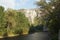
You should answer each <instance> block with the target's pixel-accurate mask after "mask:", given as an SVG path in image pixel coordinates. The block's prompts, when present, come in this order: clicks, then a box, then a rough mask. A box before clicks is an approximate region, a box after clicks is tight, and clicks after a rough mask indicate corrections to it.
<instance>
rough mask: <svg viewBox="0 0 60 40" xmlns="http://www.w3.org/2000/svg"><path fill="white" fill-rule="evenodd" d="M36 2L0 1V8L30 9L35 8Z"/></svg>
mask: <svg viewBox="0 0 60 40" xmlns="http://www.w3.org/2000/svg"><path fill="white" fill-rule="evenodd" d="M35 2H36V0H0V6H3V7H5V9H7V8H12V9H32V8H36V7H37V6H36V5H35Z"/></svg>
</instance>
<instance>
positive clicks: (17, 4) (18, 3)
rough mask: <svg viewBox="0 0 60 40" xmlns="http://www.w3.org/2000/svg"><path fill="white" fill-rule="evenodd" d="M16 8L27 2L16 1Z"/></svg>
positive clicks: (25, 0)
mask: <svg viewBox="0 0 60 40" xmlns="http://www.w3.org/2000/svg"><path fill="white" fill-rule="evenodd" d="M16 1H17V2H16V6H23V5H25V4H26V3H27V2H28V1H29V0H19V1H18V0H16Z"/></svg>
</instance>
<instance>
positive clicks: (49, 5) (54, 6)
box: [37, 0, 60, 40]
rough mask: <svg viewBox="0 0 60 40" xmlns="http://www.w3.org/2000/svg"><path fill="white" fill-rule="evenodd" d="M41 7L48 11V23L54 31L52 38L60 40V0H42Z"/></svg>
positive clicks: (39, 4)
mask: <svg viewBox="0 0 60 40" xmlns="http://www.w3.org/2000/svg"><path fill="white" fill-rule="evenodd" d="M37 4H38V6H40V8H41V9H43V10H45V11H47V13H48V16H47V21H48V22H47V23H46V24H47V25H48V27H49V31H50V32H51V33H52V40H58V30H59V29H60V21H59V20H60V16H59V15H60V5H59V4H60V0H49V2H47V1H46V0H40V1H39V2H38V3H37Z"/></svg>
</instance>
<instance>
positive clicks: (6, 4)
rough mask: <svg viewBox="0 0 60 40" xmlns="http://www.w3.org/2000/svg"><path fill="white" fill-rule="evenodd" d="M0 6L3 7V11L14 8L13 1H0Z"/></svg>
mask: <svg viewBox="0 0 60 40" xmlns="http://www.w3.org/2000/svg"><path fill="white" fill-rule="evenodd" d="M0 6H4V7H5V9H7V8H14V7H15V0H0Z"/></svg>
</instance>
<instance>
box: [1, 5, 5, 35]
mask: <svg viewBox="0 0 60 40" xmlns="http://www.w3.org/2000/svg"><path fill="white" fill-rule="evenodd" d="M5 31H6V28H5V17H4V7H2V6H0V35H3V34H4V32H5Z"/></svg>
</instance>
